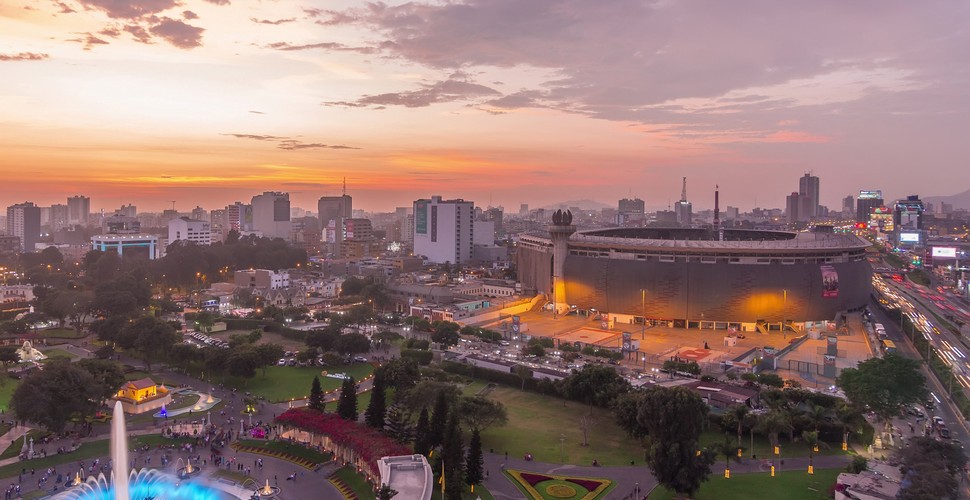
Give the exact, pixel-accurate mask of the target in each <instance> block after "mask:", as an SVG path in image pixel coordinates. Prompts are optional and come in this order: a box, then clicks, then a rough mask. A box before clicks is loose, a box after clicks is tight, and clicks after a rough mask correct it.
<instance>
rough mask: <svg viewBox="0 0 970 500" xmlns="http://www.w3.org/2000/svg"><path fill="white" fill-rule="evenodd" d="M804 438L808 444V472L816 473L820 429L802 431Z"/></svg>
mask: <svg viewBox="0 0 970 500" xmlns="http://www.w3.org/2000/svg"><path fill="white" fill-rule="evenodd" d="M802 439H803V440H804V441H805V445H806V446H808V473H809V474H815V464H814V459H815V447H816V446H817V445H818V431H802Z"/></svg>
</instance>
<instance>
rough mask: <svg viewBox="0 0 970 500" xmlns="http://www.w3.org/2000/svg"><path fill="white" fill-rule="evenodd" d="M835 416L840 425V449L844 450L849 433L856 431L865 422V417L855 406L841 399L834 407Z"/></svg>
mask: <svg viewBox="0 0 970 500" xmlns="http://www.w3.org/2000/svg"><path fill="white" fill-rule="evenodd" d="M835 418H836V420H838V422H839V424H841V425H842V449H843V450H846V449H847V448H848V443H849V433H850V432H857V431H858V430H859V428H861V427H862V425H863V423H864V422H865V420H866V419H865V417H864V416H863V415H862V412H860V411H859V410H858V409H857V408H856V407H854V406H852V405H850V404H849V403H847V402H845V401H842V402H840V403H839V405H838V406H836V407H835Z"/></svg>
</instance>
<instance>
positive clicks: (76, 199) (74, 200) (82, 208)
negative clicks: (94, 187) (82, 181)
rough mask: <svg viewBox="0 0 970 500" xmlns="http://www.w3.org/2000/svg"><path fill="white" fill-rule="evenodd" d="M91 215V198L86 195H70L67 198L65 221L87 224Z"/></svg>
mask: <svg viewBox="0 0 970 500" xmlns="http://www.w3.org/2000/svg"><path fill="white" fill-rule="evenodd" d="M90 217H91V198H88V197H87V196H81V195H78V196H71V197H70V198H68V199H67V223H68V224H78V225H81V226H86V225H88V222H89V220H90Z"/></svg>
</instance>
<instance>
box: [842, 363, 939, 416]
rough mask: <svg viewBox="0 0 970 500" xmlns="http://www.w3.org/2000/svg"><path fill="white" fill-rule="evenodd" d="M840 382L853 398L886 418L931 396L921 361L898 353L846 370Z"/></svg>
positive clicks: (846, 393) (851, 398)
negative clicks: (920, 368) (921, 367)
mask: <svg viewBox="0 0 970 500" xmlns="http://www.w3.org/2000/svg"><path fill="white" fill-rule="evenodd" d="M836 384H838V386H839V387H840V388H841V389H842V390H843V391H845V395H846V397H848V398H849V400H850V401H852V402H853V403H855V404H856V405H859V406H868V407H869V409H871V410H872V411H874V412H875V413H876V414H877V415H879V416H880V417H882V418H883V419H884V420H889V419H891V418H892V417H893V416H895V415H897V414H899V411H900V410H901V409H902V407H903V405H907V404H911V403H916V402H920V401H925V400H926V396H927V390H926V379H925V378H924V377H923V374H922V373H920V371H919V361H916V360H914V359H908V358H904V357H902V356H900V355H898V354H895V353H890V354H887V355H886V356H885V357H882V358H872V359H868V360H866V361H863V362H862V363H859V366H858V368H847V369H845V370H842V374H841V375H839V378H838V379H836Z"/></svg>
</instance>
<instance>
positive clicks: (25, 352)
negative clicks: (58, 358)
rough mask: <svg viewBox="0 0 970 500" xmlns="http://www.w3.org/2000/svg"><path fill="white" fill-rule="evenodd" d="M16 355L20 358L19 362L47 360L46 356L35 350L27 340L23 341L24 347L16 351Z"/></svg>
mask: <svg viewBox="0 0 970 500" xmlns="http://www.w3.org/2000/svg"><path fill="white" fill-rule="evenodd" d="M17 355H18V356H20V361H21V362H27V361H40V360H42V359H47V356H46V355H44V353H42V352H40V351H38V350H37V349H35V348H34V346H33V344H31V343H30V341H29V340H25V341H24V345H23V346H21V347H20V349H17Z"/></svg>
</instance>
